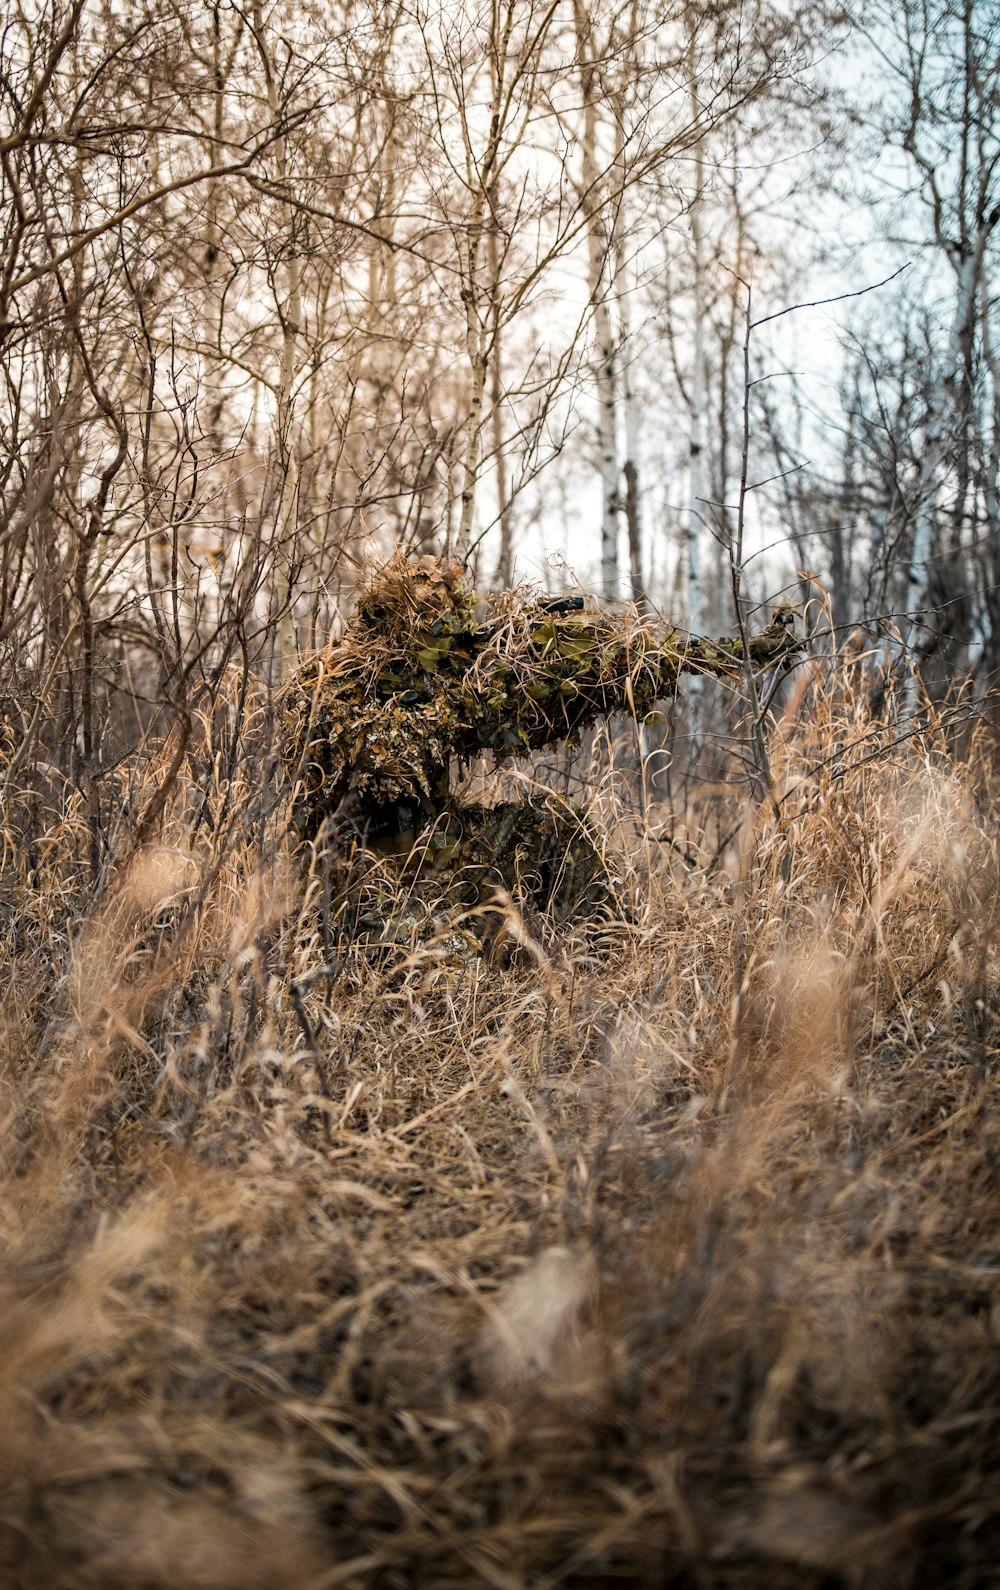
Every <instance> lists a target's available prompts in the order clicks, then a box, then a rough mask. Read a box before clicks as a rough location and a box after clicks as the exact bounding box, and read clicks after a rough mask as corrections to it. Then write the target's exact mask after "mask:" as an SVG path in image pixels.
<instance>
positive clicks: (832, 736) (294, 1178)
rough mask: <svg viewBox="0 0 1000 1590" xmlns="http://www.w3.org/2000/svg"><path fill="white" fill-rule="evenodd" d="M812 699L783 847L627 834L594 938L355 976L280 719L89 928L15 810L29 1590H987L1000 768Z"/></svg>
mask: <svg viewBox="0 0 1000 1590" xmlns="http://www.w3.org/2000/svg"><path fill="white" fill-rule="evenodd" d="M800 680H801V683H800V686H799V688H798V691H797V694H796V696H795V698H794V699H793V701H792V703H791V705H790V706H789V708H788V710H787V712H786V714H785V717H784V719H783V720H782V721H781V723H779V724H778V725H777V726H776V728H775V730H774V733H773V736H772V740H771V752H772V757H773V770H774V775H775V778H776V779H777V781H778V784H777V788H778V793H779V795H780V796H781V807H780V811H781V817H780V820H779V819H778V818H777V817H776V816H775V813H774V810H773V807H772V805H771V803H770V802H769V801H767V800H765V801H764V802H762V803H758V804H753V803H750V802H748V800H747V799H746V797H745V795H744V794H740V793H739V792H738V791H737V792H734V793H731V794H725V793H719V794H716V795H715V796H714V797H712V799H711V801H709V802H708V803H706V804H704V805H703V806H702V807H701V808H699V810H698V812H697V813H696V812H695V811H694V810H693V809H692V810H690V811H686V812H678V811H673V812H671V811H669V810H667V809H666V808H663V807H657V806H656V805H655V803H654V804H651V806H650V808H649V818H650V823H651V824H652V827H651V828H649V829H647V830H646V831H642V830H641V828H640V827H639V826H638V825H635V824H632V826H631V828H630V819H629V818H628V815H627V813H623V812H622V811H621V810H620V809H618V808H617V807H616V805H615V802H614V800H613V798H612V788H611V786H610V784H609V785H607V786H605V787H604V788H603V789H602V790H599V791H598V793H597V796H596V799H595V809H594V811H593V812H592V813H591V816H590V821H591V823H592V824H593V826H594V830H595V832H597V833H598V834H607V835H611V836H613V841H612V839H609V840H608V846H609V850H613V851H615V853H618V854H620V855H621V856H622V860H621V863H620V867H619V872H620V886H621V889H622V891H623V892H624V894H625V895H627V898H628V902H629V910H628V912H627V914H622V915H621V916H620V917H619V918H617V919H615V918H612V919H610V920H609V919H607V918H605V920H603V921H602V922H601V923H600V924H596V925H594V926H593V927H592V928H591V929H589V930H584V929H578V928H574V929H570V928H568V927H566V926H558V925H555V924H553V923H552V921H551V920H550V919H547V918H546V917H545V916H544V915H543V914H532V913H531V912H525V913H521V912H519V911H518V910H517V909H516V907H515V905H514V904H513V903H511V902H508V904H507V905H506V907H505V908H504V909H505V914H504V916H503V918H502V924H503V926H502V932H500V933H499V934H497V933H494V935H493V937H492V939H491V940H484V936H483V935H482V933H481V932H480V924H479V919H478V916H477V913H478V911H479V907H476V906H474V907H471V908H470V909H469V911H468V912H467V914H466V915H465V916H463V915H462V912H461V909H460V908H458V907H454V906H453V908H452V909H451V910H450V912H448V913H443V914H441V915H440V918H439V920H435V919H434V913H433V910H432V908H431V907H430V906H428V905H427V904H426V902H424V903H423V904H421V898H420V897H415V896H414V894H413V890H412V885H411V884H410V883H408V882H407V880H406V877H405V874H404V875H402V876H401V875H400V874H399V873H398V871H397V872H392V871H391V870H389V869H388V867H387V868H386V869H385V870H384V873H383V874H382V883H381V887H382V889H383V891H384V892H385V893H386V895H387V896H392V894H393V891H395V897H394V903H393V910H392V912H389V913H387V915H386V921H387V922H388V921H390V920H391V921H392V923H393V924H394V927H393V930H392V931H391V932H388V931H387V932H386V933H385V934H384V935H382V936H381V937H380V936H379V935H378V934H373V933H372V932H368V933H367V934H359V933H358V932H357V899H356V895H352V891H351V889H350V888H347V887H346V886H345V884H344V881H343V877H342V874H341V870H340V867H341V863H340V862H339V861H338V860H337V859H336V858H335V857H332V856H331V854H330V852H329V851H328V850H323V849H322V848H318V847H316V846H313V847H310V848H307V849H306V851H305V852H303V851H302V850H301V849H300V850H299V851H298V853H297V854H296V853H289V849H288V841H287V838H286V827H287V822H288V812H289V808H288V801H287V797H286V796H285V795H283V794H282V789H281V785H280V781H277V780H276V779H275V777H274V770H273V767H272V766H271V764H270V763H269V762H268V760H267V758H266V757H265V756H263V755H262V753H260V752H259V751H255V750H254V746H255V745H259V744H260V743H262V741H263V738H264V736H263V735H262V734H258V733H257V732H256V731H257V729H258V728H259V724H258V722H257V721H256V718H255V714H256V715H258V716H259V720H260V723H263V721H264V719H265V718H266V711H267V704H266V703H265V702H263V701H261V702H260V703H256V704H255V703H254V701H253V700H252V699H250V700H248V701H246V702H244V703H241V710H242V711H243V713H244V719H245V722H244V727H243V729H242V740H241V747H242V749H241V754H240V755H239V756H238V757H236V758H235V759H232V758H231V757H230V752H231V750H232V744H233V742H232V723H233V718H232V714H228V715H227V713H226V712H225V711H224V710H222V708H220V709H219V710H217V711H215V712H214V713H213V714H212V715H211V716H210V717H209V718H206V720H205V721H204V723H203V724H202V725H201V729H200V731H199V732H198V733H196V734H193V735H192V737H191V743H190V746H189V748H188V751H187V754H186V761H185V771H184V774H183V777H182V779H181V781H179V782H178V783H177V785H176V786H175V787H174V788H173V790H172V792H171V795H170V799H169V801H168V803H167V805H166V809H165V811H164V814H163V821H162V825H161V832H160V833H159V834H158V836H157V838H156V840H155V843H153V842H148V843H146V844H145V845H144V846H143V847H142V848H141V850H140V851H139V853H137V854H135V855H133V856H132V858H131V859H130V860H129V861H128V862H127V863H123V864H122V865H121V866H120V867H119V868H118V869H117V871H115V872H109V873H108V874H107V875H106V877H105V879H104V882H103V885H102V888H101V890H100V892H99V894H98V896H97V898H94V896H93V893H92V892H91V891H90V888H89V884H88V881H87V872H86V865H85V860H86V853H87V835H86V833H85V831H84V828H85V825H84V824H83V823H82V822H81V821H80V819H79V813H78V811H77V808H76V806H75V797H73V796H72V795H71V794H69V793H64V792H62V791H61V790H52V789H47V790H37V791H36V792H35V793H34V794H32V796H31V798H30V801H29V800H28V799H27V797H25V798H23V799H20V800H19V801H14V802H12V804H11V806H10V809H9V811H8V813H7V818H6V821H7V827H6V832H5V841H6V843H5V853H4V868H5V873H6V879H5V882H6V889H5V905H4V914H3V922H2V935H3V937H2V946H3V975H4V992H3V1003H2V1006H0V1024H2V1033H3V1045H4V1056H3V1070H2V1076H0V1087H2V1094H0V1108H2V1122H3V1138H2V1141H3V1181H2V1204H0V1218H2V1221H3V1257H2V1273H0V1283H2V1291H3V1305H2V1309H0V1332H2V1337H3V1340H2V1351H0V1421H2V1436H0V1465H2V1470H0V1482H2V1489H3V1501H2V1506H0V1577H2V1581H3V1583H4V1584H6V1585H10V1586H12V1587H18V1590H42V1587H45V1590H50V1587H52V1586H60V1587H66V1590H76V1587H95V1590H97V1587H100V1590H108V1587H123V1590H124V1587H136V1590H138V1587H143V1590H150V1587H156V1590H159V1587H166V1586H177V1587H184V1590H188V1587H194V1586H197V1587H212V1590H215V1587H218V1590H229V1587H233V1590H235V1587H237V1586H239V1587H241V1590H245V1587H253V1586H259V1587H261V1590H265V1587H266V1590H276V1587H280V1586H288V1587H292V1586H294V1587H295V1590H307V1587H312V1590H321V1587H333V1586H336V1585H347V1586H358V1587H372V1590H375V1587H378V1590H406V1587H411V1586H415V1585H427V1586H435V1587H446V1586H456V1587H458V1586H462V1587H468V1586H490V1587H495V1590H529V1587H530V1590H543V1587H549V1586H551V1587H555V1586H560V1585H565V1586H573V1585H607V1584H623V1585H635V1586H645V1585H653V1584H667V1583H669V1584H676V1585H678V1586H684V1585H690V1586H692V1587H695V1586H697V1587H705V1586H712V1587H732V1590H742V1587H750V1586H753V1587H758V1586H760V1587H763V1586H765V1585H766V1586H768V1587H769V1590H773V1587H779V1590H780V1587H782V1586H815V1587H816V1590H820V1587H826V1586H841V1585H842V1586H846V1587H854V1586H856V1587H863V1586H864V1587H867V1586H880V1585H883V1586H887V1587H895V1586H921V1585H926V1586H931V1585H934V1586H939V1585H943V1584H948V1585H955V1586H966V1587H972V1586H979V1585H988V1584H992V1583H995V1582H996V1581H995V1565H996V1562H997V1560H998V1559H1000V1527H998V1503H997V1476H998V1474H1000V1242H998V1235H1000V1197H998V1192H1000V1187H998V1182H1000V1135H998V1134H1000V1124H998V1114H997V1098H996V1092H997V1032H998V1025H997V1013H998V987H997V962H996V955H997V926H998V890H997V884H998V848H997V790H996V781H995V777H994V771H993V769H994V761H993V756H992V751H991V746H990V743H989V741H988V738H987V736H986V734H985V731H983V730H981V729H967V731H966V733H965V735H964V739H963V740H962V741H961V743H957V742H956V740H955V738H954V737H951V738H949V737H948V736H946V734H945V732H944V729H943V727H942V725H941V723H940V722H939V721H938V720H935V719H932V720H931V721H930V722H929V723H928V725H927V727H926V730H925V732H922V733H921V734H920V735H915V736H913V737H911V738H908V739H903V740H901V739H900V738H899V730H898V726H895V725H894V724H893V723H891V722H889V721H886V722H881V721H878V720H876V719H873V718H872V716H871V714H870V712H869V710H868V708H867V705H866V700H867V697H866V693H865V688H864V684H865V681H864V675H863V672H862V670H861V667H860V665H859V664H855V663H851V662H848V661H844V662H843V663H841V664H837V665H831V664H829V663H828V662H823V663H820V662H818V661H817V662H814V663H811V664H809V665H807V666H806V667H805V668H803V669H802V670H800ZM172 749H173V748H172V747H170V746H169V745H168V746H165V747H163V748H162V750H161V751H159V752H155V753H152V754H151V755H150V756H149V757H147V758H146V759H145V760H144V761H142V762H139V761H137V762H136V763H135V764H134V765H133V766H130V767H124V768H123V769H122V770H121V771H120V775H119V776H120V778H121V783H122V791H123V794H122V801H123V809H126V807H127V806H128V803H129V802H131V803H132V806H133V807H134V809H135V811H137V812H141V811H145V810H147V809H148V806H149V802H150V801H151V800H153V799H154V798H155V792H156V791H157V790H158V789H159V788H160V783H161V780H162V778H163V774H164V769H165V768H166V767H167V766H168V765H169V763H170V760H171V756H172ZM227 758H228V759H229V761H227ZM229 765H231V766H232V776H231V777H225V776H223V775H224V773H225V771H226V769H227V766H229ZM682 819H683V820H684V822H685V823H686V828H685V835H686V837H685V840H684V843H683V845H681V846H677V845H670V844H665V843H660V842H658V841H659V840H660V839H662V838H664V837H665V836H666V835H667V833H668V831H669V830H668V827H667V825H668V824H669V823H674V822H676V823H679V822H680V821H681V820H682ZM710 831H711V832H712V833H713V835H714V834H716V833H718V834H720V835H722V836H725V834H727V833H728V834H730V835H731V839H730V842H729V844H728V845H727V846H723V847H722V848H721V851H720V847H719V845H718V844H715V843H711V844H710V843H709V842H708V841H707V837H706V836H707V835H708V833H709V832H710ZM681 850H683V851H684V853H685V858H686V859H682V857H681V854H680V851H681ZM715 851H719V852H720V853H719V856H718V858H717V859H716V860H714V862H713V852H715ZM421 911H422V912H423V916H422V918H421V921H420V922H419V923H417V922H416V916H415V915H414V913H416V914H417V915H419V913H420V912H421ZM407 913H410V915H409V916H408V914H407ZM411 921H412V923H413V925H412V927H411V926H410V925H409V924H410V923H411Z"/></svg>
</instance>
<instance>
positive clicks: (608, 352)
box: [573, 0, 621, 599]
mask: <svg viewBox="0 0 1000 1590" xmlns="http://www.w3.org/2000/svg"><path fill="white" fill-rule="evenodd" d="M573 20H574V24H575V27H576V55H577V66H578V69H579V73H580V88H581V94H582V99H583V138H582V142H581V151H580V152H581V162H582V168H583V171H582V174H583V190H584V209H585V211H586V214H587V244H588V263H589V273H590V281H589V288H590V304H591V310H592V314H593V323H594V336H595V341H596V386H597V435H598V453H599V457H600V474H601V594H602V595H603V596H604V597H607V598H612V599H613V598H614V597H616V596H618V595H619V594H620V590H619V587H620V578H621V576H620V571H619V563H618V514H619V510H620V507H621V498H620V495H619V489H618V482H619V468H618V401H617V375H618V372H617V360H616V357H615V354H616V348H615V334H614V327H613V324H612V319H611V309H610V304H609V299H608V283H607V271H608V255H609V252H610V250H609V238H608V233H607V229H606V227H605V225H604V221H603V216H604V213H605V195H604V189H605V186H606V184H605V182H604V180H603V177H602V174H601V167H600V159H599V152H598V119H597V104H598V100H599V98H600V97H601V83H600V79H599V76H598V72H597V66H596V62H595V49H594V36H593V29H592V27H591V23H590V16H589V13H588V11H587V8H586V5H585V4H584V0H573Z"/></svg>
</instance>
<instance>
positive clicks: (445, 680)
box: [285, 557, 798, 870]
mask: <svg viewBox="0 0 1000 1590" xmlns="http://www.w3.org/2000/svg"><path fill="white" fill-rule="evenodd" d="M790 623H791V615H790V613H789V612H788V611H787V610H783V609H780V610H778V612H776V614H775V617H774V621H773V622H772V624H771V625H770V626H769V627H768V629H766V630H765V631H764V632H763V633H762V634H760V635H757V636H754V637H753V638H752V639H751V641H750V643H749V650H750V660H751V663H752V664H754V665H757V666H767V665H769V664H771V663H773V662H775V661H777V660H778V659H779V658H780V657H782V656H784V655H787V654H790V653H793V652H795V651H796V650H798V642H797V641H796V640H795V638H794V636H793V635H792V634H791V633H790V628H789V626H790ZM742 667H743V645H742V642H741V640H740V639H739V638H725V639H722V640H700V639H692V638H690V637H687V636H684V635H682V634H681V633H680V632H678V631H677V630H674V629H671V628H669V627H666V628H660V629H654V628H653V627H652V626H651V625H649V624H647V623H645V622H643V621H642V620H640V619H639V618H638V616H637V615H636V614H635V613H634V612H627V613H625V614H624V615H619V614H609V613H605V612H602V611H600V610H596V609H587V608H585V605H584V602H583V599H582V598H572V597H571V598H567V599H564V600H552V599H550V598H547V597H543V596H539V595H536V594H531V593H525V592H523V591H521V592H509V591H508V592H504V593H502V594H501V595H499V596H496V597H492V598H488V599H485V600H480V599H478V598H477V597H476V595H475V593H474V592H472V591H470V590H469V589H468V587H467V586H466V585H465V584H464V582H463V578H462V569H461V566H460V565H459V564H458V563H456V562H451V561H440V562H439V561H438V560H436V559H434V558H431V557H425V558H421V559H420V560H419V561H412V560H408V559H406V558H404V557H397V558H394V559H393V560H392V561H391V562H390V563H389V564H387V565H386V567H385V568H383V569H381V570H380V571H379V572H378V573H377V574H376V575H375V576H374V577H373V578H372V580H371V582H370V584H369V586H368V587H367V589H366V591H365V593H364V595H363V597H362V600H361V602H360V604H359V607H358V611H357V614H356V616H355V617H354V619H353V620H352V621H351V622H350V624H349V625H348V626H347V629H346V631H345V633H344V635H343V638H342V639H341V640H339V641H337V642H335V643H333V644H331V645H330V646H328V647H327V649H326V650H325V651H324V652H322V653H320V654H319V655H318V656H316V657H314V658H312V659H311V660H310V661H309V662H307V663H306V664H305V665H304V666H303V667H302V668H301V669H300V670H299V672H298V673H297V674H296V675H295V677H294V679H293V680H292V681H291V684H290V686H289V687H288V691H287V696H286V705H285V726H286V734H285V743H286V746H287V754H288V758H289V762H290V765H291V766H292V769H293V773H294V776H295V780H296V794H295V805H294V823H295V828H296V831H297V833H298V834H299V836H300V837H301V838H303V839H310V838H313V837H314V836H315V835H316V834H317V833H318V832H319V829H320V828H321V826H322V824H323V822H324V821H325V820H326V819H328V818H332V817H334V816H335V815H338V814H339V815H342V816H352V817H353V818H354V820H355V822H356V823H357V825H358V826H359V827H362V828H363V829H364V831H365V832H366V833H367V834H369V835H373V836H378V835H384V834H406V833H414V834H415V833H416V832H418V831H419V830H420V829H421V828H422V827H423V826H424V825H425V823H427V822H434V821H436V820H438V819H440V817H441V816H442V814H443V813H446V812H447V811H449V810H450V809H451V805H450V800H449V769H450V762H451V759H452V758H453V757H456V758H459V759H471V758H472V757H475V756H478V755H481V754H483V753H489V754H492V756H493V757H494V759H495V761H496V762H497V763H500V762H504V761H506V760H508V759H509V758H511V757H516V756H519V755H522V754H523V753H525V752H527V751H533V750H537V749H539V748H541V747H542V746H546V745H549V744H551V743H553V742H554V741H563V740H564V741H568V742H570V743H572V742H573V741H574V740H575V739H576V737H577V736H578V735H579V733H580V731H581V730H582V729H583V728H585V727H587V726H588V725H589V724H592V723H593V722H594V721H595V720H596V719H598V718H600V717H603V716H604V715H605V714H607V713H611V712H616V711H623V712H628V713H629V714H630V715H631V716H633V717H634V718H635V719H637V720H638V721H639V722H642V721H643V720H644V719H646V718H648V717H649V715H650V714H651V713H652V712H653V710H654V708H655V705H656V702H657V701H659V700H663V699H664V698H665V697H668V696H669V695H671V694H672V693H673V691H674V689H675V687H676V683H677V680H678V677H679V675H680V674H681V673H682V672H685V671H687V672H693V673H709V674H715V675H719V676H729V677H734V676H737V675H738V674H739V673H740V671H741V669H742ZM501 870H503V869H501Z"/></svg>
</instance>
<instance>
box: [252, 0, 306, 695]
mask: <svg viewBox="0 0 1000 1590" xmlns="http://www.w3.org/2000/svg"><path fill="white" fill-rule="evenodd" d="M253 30H254V40H255V42H256V45H257V51H258V54H259V56H260V62H261V66H262V68H263V72H264V82H265V86H266V89H267V108H268V114H269V115H270V118H271V124H272V126H277V125H278V124H279V122H280V120H281V115H282V106H281V99H280V96H279V93H278V82H277V76H276V74H275V70H274V62H273V60H272V57H271V51H270V47H269V45H268V40H267V32H266V27H265V23H264V16H263V8H262V6H261V3H260V0H254V6H253ZM272 147H273V160H274V174H275V179H276V182H277V185H278V187H279V188H280V189H282V190H283V189H284V187H285V184H286V183H287V181H288V177H289V162H288V141H287V139H286V137H285V134H284V133H279V134H278V136H277V137H276V138H275V140H274V144H273V146H272ZM278 213H279V215H280V218H281V229H282V235H283V237H284V239H285V240H286V242H287V247H286V250H285V284H286V291H285V299H284V303H283V304H279V305H278V306H277V308H278V315H279V318H280V321H281V356H280V361H279V366H278V389H277V399H276V405H275V406H276V411H277V412H276V423H277V441H278V470H279V486H278V501H277V507H276V511H275V552H276V559H275V572H276V591H275V595H276V600H277V605H278V610H279V613H280V614H281V618H280V620H279V624H278V648H279V667H280V671H281V672H282V673H285V672H287V670H288V668H289V667H290V666H291V665H292V663H293V662H294V658H295V625H294V619H293V616H292V611H291V604H292V601H293V597H292V592H291V589H290V577H291V564H292V556H293V548H292V543H293V541H294V537H295V524H296V515H297V510H298V495H299V470H298V451H297V449H296V447H295V446H294V439H293V433H292V424H293V418H294V383H295V376H296V369H297V356H298V343H299V337H300V334H301V331H302V270H301V266H300V264H299V258H298V253H297V250H296V245H295V214H294V209H293V206H292V204H291V203H290V202H288V201H279V204H278Z"/></svg>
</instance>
